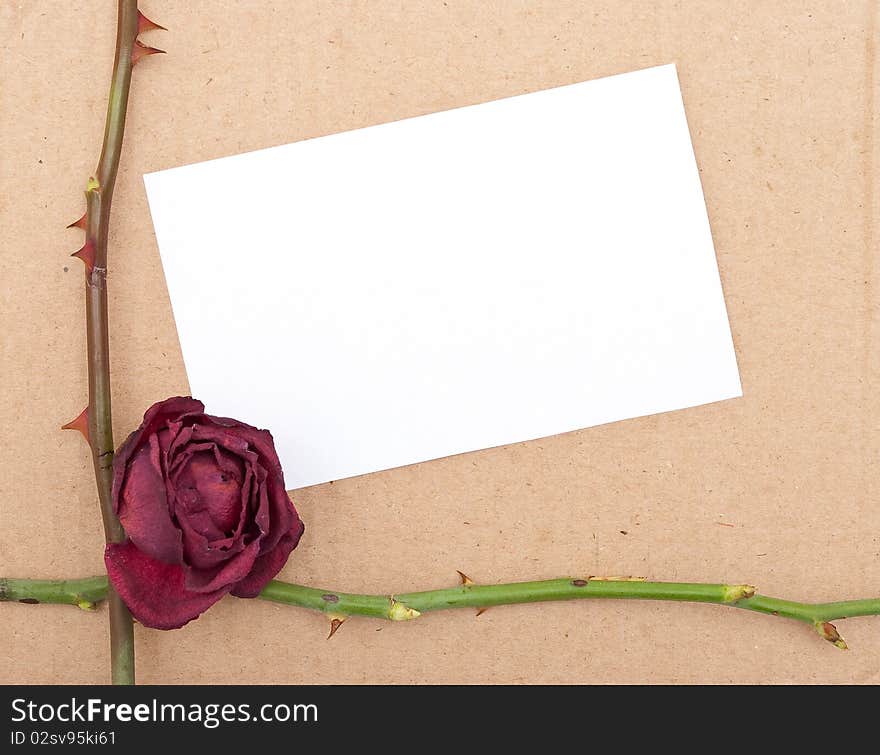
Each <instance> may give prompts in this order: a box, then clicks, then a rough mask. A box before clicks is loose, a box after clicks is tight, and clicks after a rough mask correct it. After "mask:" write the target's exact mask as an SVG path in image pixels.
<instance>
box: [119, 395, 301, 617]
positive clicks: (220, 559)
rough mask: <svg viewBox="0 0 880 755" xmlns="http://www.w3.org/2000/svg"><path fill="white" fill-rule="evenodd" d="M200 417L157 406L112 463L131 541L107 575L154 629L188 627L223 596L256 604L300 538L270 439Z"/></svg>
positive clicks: (195, 406) (196, 411)
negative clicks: (252, 601)
mask: <svg viewBox="0 0 880 755" xmlns="http://www.w3.org/2000/svg"><path fill="white" fill-rule="evenodd" d="M204 411H205V407H204V404H202V402H201V401H196V400H194V399H192V398H188V397H187V398H183V397H177V398H169V399H166V400H165V401H160V402H159V403H158V404H154V405H153V406H151V407H150V408H149V409H148V410H147V413H146V414H145V415H144V421H143V424H141V426H140V427H139V428H138V429H137V430H135V431H134V432H133V433H132V434H131V435H129V436H128V438H127V439H126V441H125V442H124V443H123V444H122V446H120V448H119V450H118V451H117V452H116V456H115V459H114V461H113V505H114V508H115V510H116V513H117V514H118V516H119V519H120V521H121V522H122V525H123V527H125V532H126V535H127V536H128V539H127V540H126V542H125V543H120V544H114V543H111V544H109V545H108V546H107V550H106V551H105V554H104V560H105V562H106V564H107V573H108V574H109V576H110V581H111V582H112V583H113V586H114V587H115V588H116V590H117V592H118V593H119V595H120V596H121V597H122V600H123V601H125V603H126V605H128V608H129V610H130V611H131V613H132V615H133V616H134V617H135V618H136V619H137V620H138V621H139V622H141V624H143V625H144V626H148V627H154V628H156V629H176V628H177V627H181V626H183V625H184V624H186V623H187V622H188V621H191V620H192V619H194V618H196V617H197V616H198V615H199V614H200V613H202V612H203V611H205V610H206V609H207V608H209V607H210V606H211V605H213V604H214V603H216V602H217V601H218V600H220V598H222V597H223V596H224V595H226V594H227V593H231V594H232V595H236V596H238V597H240V598H253V597H256V595H257V594H259V592H260V590H262V589H263V587H265V586H266V583H267V582H269V580H271V579H272V577H274V576H275V575H276V574H277V573H278V572H279V571H280V570H281V567H283V566H284V564H285V562H286V561H287V557H288V556H289V555H290V552H291V551H292V550H293V549H294V548H296V546H297V543H298V542H299V539H300V537H301V536H302V533H303V523H302V521H301V520H300V518H299V515H298V514H297V513H296V509H295V508H294V507H293V504H292V503H291V501H290V498H289V497H288V495H287V492H286V491H285V488H284V476H283V475H282V473H281V464H280V462H279V461H278V455H277V454H276V453H275V446H274V444H273V442H272V435H271V434H270V433H269V432H268V431H267V430H258V429H257V428H255V427H251V426H250V425H245V424H244V423H242V422H238V421H237V420H234V419H224V418H222V417H212V416H210V415H207V414H205V413H204Z"/></svg>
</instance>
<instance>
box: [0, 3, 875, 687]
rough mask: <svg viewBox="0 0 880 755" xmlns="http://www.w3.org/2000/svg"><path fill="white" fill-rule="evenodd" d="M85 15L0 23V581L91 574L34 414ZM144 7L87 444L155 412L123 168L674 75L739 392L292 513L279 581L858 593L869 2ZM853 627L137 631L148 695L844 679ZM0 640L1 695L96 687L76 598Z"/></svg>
mask: <svg viewBox="0 0 880 755" xmlns="http://www.w3.org/2000/svg"><path fill="white" fill-rule="evenodd" d="M194 5H197V6H198V10H197V11H196V10H194V9H193V6H194ZM114 6H115V3H112V2H110V0H102V1H101V2H97V1H96V0H92V1H89V2H87V1H85V0H80V1H76V0H41V1H40V2H37V0H27V1H26V2H11V1H8V0H4V2H2V3H0V28H2V30H3V34H2V35H0V47H2V56H0V81H2V88H0V98H2V99H0V155H2V158H0V159H2V164H0V170H2V187H0V189H2V192H0V227H2V229H3V237H4V242H5V243H4V248H3V252H2V254H3V262H4V265H3V270H4V281H3V287H2V302H0V303H2V308H0V313H2V315H0V316H2V323H0V327H2V333H3V335H2V375H3V379H2V389H0V391H2V393H0V398H2V401H0V412H2V416H0V455H2V460H0V465H2V466H0V470H2V471H0V502H2V503H0V506H2V527H0V572H2V573H3V574H8V575H10V576H33V577H37V576H42V577H62V576H84V575H88V574H94V573H98V572H99V571H100V570H102V568H103V564H102V558H101V553H102V535H101V529H100V523H99V516H98V510H97V504H96V501H95V494H94V482H93V480H92V473H91V468H90V463H89V459H88V456H87V451H86V448H85V446H84V445H83V443H82V441H81V440H80V439H79V438H78V437H77V436H76V435H75V434H73V433H66V434H65V433H60V432H59V431H58V426H59V425H60V424H62V423H63V422H65V421H67V420H69V419H70V418H71V417H73V416H75V415H76V414H77V413H78V412H79V410H80V409H81V408H82V405H83V403H84V397H85V393H86V376H85V362H84V356H83V351H84V340H85V339H84V328H83V312H82V307H83V304H82V302H83V292H82V279H81V274H82V273H81V269H80V267H79V264H80V263H79V262H78V261H76V260H71V259H69V258H68V257H67V256H66V255H67V253H68V252H70V251H73V250H74V249H76V248H77V246H78V244H79V242H80V236H79V235H78V234H77V233H76V232H75V231H66V230H65V229H64V226H65V225H66V224H67V223H68V222H70V221H71V220H73V219H74V218H76V217H78V216H79V215H80V213H81V212H82V205H83V202H82V194H81V191H82V189H83V187H84V184H85V180H86V178H87V177H88V175H89V172H90V171H91V170H93V168H94V164H95V161H96V159H97V153H98V149H99V144H100V138H101V133H102V129H103V120H104V107H105V98H106V88H107V82H108V81H109V73H110V62H111V60H112V53H113V37H114V33H115V28H114V27H115V9H114ZM143 6H144V10H145V12H146V13H147V15H149V16H150V17H151V18H154V19H155V20H156V21H158V22H159V23H161V24H163V25H165V26H168V27H169V28H170V29H171V31H170V32H153V33H151V34H150V36H149V37H146V39H147V40H148V41H149V42H151V43H154V44H156V45H157V46H159V47H162V48H164V49H166V50H168V52H169V55H168V56H165V57H161V56H154V57H153V58H151V59H149V60H147V61H146V62H144V63H143V64H142V65H141V66H139V67H138V70H137V71H136V72H135V77H134V83H133V88H132V100H131V107H130V111H129V128H128V131H127V136H126V144H125V149H124V153H123V163H122V168H121V172H120V178H119V182H118V184H117V193H116V200H115V204H114V207H115V211H114V216H113V217H114V221H113V228H112V231H111V252H110V255H111V256H110V281H109V285H110V296H111V304H110V316H111V330H112V343H111V346H112V352H113V353H112V356H113V371H114V372H113V374H114V380H115V393H114V410H115V427H116V433H117V438H118V439H119V440H121V439H122V438H124V437H125V435H126V434H127V433H128V432H129V431H130V430H131V429H133V428H134V427H135V426H136V425H137V423H138V422H139V420H140V416H141V414H142V413H143V410H144V408H145V407H147V406H148V405H149V404H150V403H152V402H153V401H155V400H158V399H161V398H164V397H166V396H168V395H173V394H178V393H185V392H186V391H187V383H186V376H185V373H184V370H183V363H182V360H181V357H180V352H179V349H178V344H177V338H176V332H175V328H174V323H173V320H172V316H171V309H170V305H169V301H168V297H167V293H166V289H165V285H164V281H163V276H162V269H161V265H160V262H159V255H158V251H157V249H156V244H155V240H154V238H153V234H152V226H151V222H150V218H149V214H148V210H147V205H146V198H145V194H144V188H143V183H142V180H141V176H142V174H143V173H145V172H148V171H153V170H158V169H161V168H166V167H171V166H175V165H180V164H183V163H188V162H194V161H198V160H204V159H208V158H212V157H219V156H223V155H228V154H233V153H237V152H241V151H243V150H249V149H256V148H260V147H267V146H270V145H275V144H281V143H285V142H290V141H295V140H298V139H303V138H306V137H312V136H318V135H321V134H328V133H333V132H336V131H341V130H346V129H351V128H357V127H360V126H365V125H370V124H374V123H381V122H385V121H390V120H395V119H398V118H402V117H405V116H412V115H417V114H421V113H428V112H433V111H436V110H441V109H446V108H451V107H456V106H460V105H466V104H471V103H477V102H484V101H486V100H491V99H495V98H498V97H504V96H508V95H513V94H518V93H521V92H527V91H534V90H538V89H543V88H546V87H551V86H556V85H560V84H567V83H572V82H576V81H583V80H586V79H591V78H596V77H599V76H604V75H609V74H613V73H619V72H623V71H628V70H633V69H636V68H643V67H646V66H650V65H656V64H660V63H667V62H672V61H674V62H676V63H678V67H679V76H680V78H681V82H682V90H683V94H684V100H685V106H686V108H687V112H688V118H689V122H690V126H691V132H692V136H693V141H694V147H695V150H696V154H697V160H698V162H699V164H700V167H701V172H702V178H703V184H704V190H705V195H706V200H707V204H708V209H709V217H710V221H711V223H712V228H713V233H714V238H715V243H716V247H717V251H718V262H719V267H720V270H721V276H722V280H723V284H724V288H725V295H726V299H727V305H728V310H729V314H730V321H731V325H732V329H733V334H734V340H735V343H736V347H737V355H738V359H739V364H740V370H741V374H742V381H743V387H744V394H745V395H744V398H742V399H738V400H733V401H728V402H724V403H720V404H714V405H710V406H705V407H699V408H695V409H689V410H685V411H681V412H676V413H671V414H665V415H659V416H654V417H648V418H643V419H637V420H631V421H626V422H621V423H617V424H613V425H607V426H603V427H599V428H593V429H589V430H585V431H582V432H576V433H570V434H567V435H562V436H556V437H553V438H550V439H545V440H541V441H535V442H529V443H522V444H517V445H513V446H508V447H504V448H500V449H494V450H490V451H484V452H477V453H472V454H466V455H462V456H457V457H452V458H448V459H442V460H439V461H433V462H428V463H425V464H420V465H416V466H412V467H406V468H403V469H398V470H392V471H389V472H382V473H378V474H374V475H369V476H365V477H360V478H355V479H351V480H345V481H340V482H336V483H331V484H327V485H322V486H318V487H314V488H310V489H306V490H302V491H298V492H297V493H295V494H294V499H295V501H296V504H297V507H298V508H299V510H300V512H301V514H302V516H303V518H304V520H305V522H306V525H307V531H306V536H305V537H304V539H303V542H302V544H301V546H300V547H299V549H298V550H297V551H295V553H294V554H293V556H292V557H291V560H290V561H289V563H288V565H287V567H286V568H285V570H284V571H283V572H282V575H281V576H282V577H284V578H288V579H291V580H297V581H301V582H304V583H306V584H314V585H320V586H324V587H332V588H336V589H344V590H351V591H375V592H384V593H391V592H400V591H403V590H410V589H426V588H429V587H440V586H445V585H450V584H454V583H455V581H456V579H457V575H456V574H455V569H461V570H462V571H465V572H467V573H468V574H469V575H471V576H472V577H473V578H474V579H475V580H477V581H485V582H491V581H502V580H504V581H506V580H514V579H537V578H549V577H554V576H561V575H565V574H569V573H588V574H630V573H632V574H639V575H642V576H647V577H650V578H656V579H674V580H694V581H711V582H715V581H730V582H750V583H752V584H755V585H757V586H758V587H759V588H760V590H761V591H762V592H764V593H767V594H771V595H777V596H780V597H789V598H793V599H802V600H831V599H842V598H849V597H867V596H870V595H876V594H877V592H878V586H880V508H878V506H877V502H878V493H880V490H878V474H877V459H878V452H880V431H878V420H880V391H878V374H880V348H878V346H880V329H878V288H877V284H878V281H877V275H878V272H877V247H876V240H877V237H876V232H875V230H874V229H875V228H876V227H877V217H878V210H880V208H878V193H877V191H876V181H875V172H876V165H877V158H878V146H877V139H876V134H877V102H876V99H875V95H876V86H877V81H878V79H877V77H876V74H877V71H876V69H877V62H876V55H875V51H876V43H877V35H878V32H877V29H878V27H877V13H878V11H877V4H876V3H875V2H873V0H862V1H861V2H848V3H844V2H821V3H809V2H794V1H791V2H788V1H786V2H780V1H778V0H775V1H774V2H772V3H765V2H758V0H752V1H751V2H746V3H736V4H734V3H717V2H713V0H705V1H693V2H673V1H671V0H670V1H668V2H645V3H638V4H635V3H633V4H621V3H617V2H611V0H603V1H602V2H590V3H583V2H573V1H572V2H568V1H561V0H560V1H558V2H551V1H549V0H545V1H544V2H520V1H516V2H514V1H513V0H510V1H509V2H503V1H501V0H498V1H496V2H478V1H477V0H470V1H467V2H466V1H465V0H447V2H442V0H419V1H411V2H404V1H403V0H397V1H396V2H395V1H393V0H382V1H379V0H373V1H372V2H366V1H363V2H333V3H329V2H320V1H319V0H311V1H309V0H297V2H282V1H281V0H277V1H270V0H252V1H250V2H247V3H237V2H230V1H228V0H216V1H215V2H203V3H198V4H193V3H188V2H182V1H181V0H144V4H143ZM243 190H244V187H243ZM246 350H247V348H246V345H244V344H243V345H242V349H241V354H242V355H245V354H246ZM231 358H237V352H236V350H235V349H233V350H232V351H231ZM302 369H309V365H307V364H304V365H302ZM208 408H209V409H210V407H208ZM243 419H246V418H243ZM621 531H624V532H626V533H627V534H623V533H622V532H621ZM878 626H880V625H878V619H872V618H860V619H851V620H847V621H845V622H840V624H839V627H840V629H841V631H842V633H843V635H844V636H845V637H846V639H847V641H848V642H849V644H850V647H851V648H853V649H852V651H851V652H849V653H842V652H839V651H837V650H835V649H834V648H833V647H831V646H830V645H828V644H827V643H824V642H822V641H821V640H820V639H818V637H816V636H815V635H813V634H812V633H811V632H810V630H809V628H808V627H806V626H803V625H800V624H794V623H788V622H786V621H783V620H776V619H771V618H768V617H764V616H760V615H753V614H750V613H747V612H744V611H731V610H729V609H723V608H718V607H713V606H684V605H673V604H654V603H643V604H639V603H614V602H581V603H563V604H547V605H543V606H540V607H538V606H519V607H507V608H495V609H492V610H491V611H489V612H488V613H486V614H484V615H483V616H481V617H480V618H479V619H475V618H474V616H473V613H472V612H471V611H460V612H451V613H439V614H432V615H428V616H425V617H423V618H421V619H419V620H418V621H416V622H412V623H406V624H396V625H392V624H388V623H379V622H374V621H370V620H366V619H361V620H351V621H349V622H348V623H347V624H346V625H345V626H344V627H343V628H342V629H341V630H340V632H339V633H338V634H337V635H336V637H334V638H333V640H332V641H330V642H327V641H325V636H326V631H327V626H326V620H325V619H324V617H322V616H319V615H313V614H311V613H308V612H306V611H302V610H297V609H291V608H287V607H282V606H276V605H271V604H268V603H264V602H261V601H248V602H244V601H240V600H236V599H232V598H227V599H225V600H223V601H222V602H221V603H220V604H219V605H217V606H215V607H214V608H213V609H211V610H210V611H209V612H208V613H207V614H205V615H204V616H203V617H202V618H201V619H200V620H199V621H197V622H195V623H194V624H191V625H190V626H188V627H186V628H184V629H182V630H179V631H175V632H170V633H160V632H156V631H149V630H143V629H141V628H138V629H137V630H136V634H137V652H138V656H137V659H138V676H139V681H141V682H145V683H148V682H154V683H155V682H195V683H220V682H245V683H247V682H255V683H256V682H291V683H296V682H331V683H332V682H355V683H357V682H464V683H470V682H526V683H532V682H875V683H876V682H880V632H878ZM0 637H2V638H3V639H2V644H0V681H3V682H103V681H106V680H107V679H108V678H109V672H108V669H107V637H106V611H105V610H104V609H102V610H101V611H100V612H99V613H98V615H91V614H87V613H84V612H79V611H77V610H75V609H71V608H67V607H48V606H43V607H32V606H23V605H12V604H10V605H3V606H2V607H0Z"/></svg>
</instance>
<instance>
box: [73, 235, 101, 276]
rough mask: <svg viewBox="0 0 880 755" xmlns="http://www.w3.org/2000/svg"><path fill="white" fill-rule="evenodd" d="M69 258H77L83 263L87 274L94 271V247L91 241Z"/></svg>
mask: <svg viewBox="0 0 880 755" xmlns="http://www.w3.org/2000/svg"><path fill="white" fill-rule="evenodd" d="M70 256H71V257H79V258H80V259H81V260H82V261H83V262H84V263H85V265H86V270H87V271H88V272H92V270H94V269H95V245H94V244H93V243H92V242H91V241H86V243H85V244H83V248H82V249H80V250H78V251H76V252H74V253H73V254H71V255H70Z"/></svg>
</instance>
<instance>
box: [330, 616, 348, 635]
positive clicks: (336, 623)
mask: <svg viewBox="0 0 880 755" xmlns="http://www.w3.org/2000/svg"><path fill="white" fill-rule="evenodd" d="M344 621H345V619H331V620H330V634H328V635H327V639H328V640H329V639H330V638H331V637H332V636H333V635H334V634H336V633H337V632H338V631H339V627H341V626H342V624H343V622H344Z"/></svg>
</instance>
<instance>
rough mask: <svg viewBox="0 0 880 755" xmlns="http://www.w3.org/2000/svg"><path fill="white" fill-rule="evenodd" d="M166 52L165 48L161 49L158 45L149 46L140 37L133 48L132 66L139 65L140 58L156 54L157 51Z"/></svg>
mask: <svg viewBox="0 0 880 755" xmlns="http://www.w3.org/2000/svg"><path fill="white" fill-rule="evenodd" d="M164 52H165V50H160V49H158V48H156V47H148V46H147V45H145V44H144V43H143V42H141V41H140V40H139V39H136V40H135V41H134V45H133V46H132V48H131V64H132V66H134V65H137V63H138V61H139V60H142V59H143V58H146V57H147V56H148V55H155V54H156V53H164Z"/></svg>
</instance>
